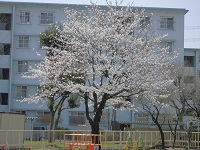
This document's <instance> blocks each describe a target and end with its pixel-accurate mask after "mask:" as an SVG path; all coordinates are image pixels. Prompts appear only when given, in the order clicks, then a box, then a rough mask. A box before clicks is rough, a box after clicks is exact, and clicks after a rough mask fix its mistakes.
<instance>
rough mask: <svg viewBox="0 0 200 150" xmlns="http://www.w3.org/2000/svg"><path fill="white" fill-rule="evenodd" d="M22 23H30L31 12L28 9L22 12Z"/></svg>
mask: <svg viewBox="0 0 200 150" xmlns="http://www.w3.org/2000/svg"><path fill="white" fill-rule="evenodd" d="M20 23H25V24H30V12H28V11H21V12H20Z"/></svg>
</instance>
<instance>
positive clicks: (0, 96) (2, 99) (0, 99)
mask: <svg viewBox="0 0 200 150" xmlns="http://www.w3.org/2000/svg"><path fill="white" fill-rule="evenodd" d="M0 105H8V93H0Z"/></svg>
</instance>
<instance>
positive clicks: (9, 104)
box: [0, 1, 199, 129]
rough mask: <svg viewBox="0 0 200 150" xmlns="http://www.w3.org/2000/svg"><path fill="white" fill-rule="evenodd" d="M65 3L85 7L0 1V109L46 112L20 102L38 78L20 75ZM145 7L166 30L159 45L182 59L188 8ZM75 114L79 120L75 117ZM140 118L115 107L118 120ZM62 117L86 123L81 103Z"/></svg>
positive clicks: (68, 123)
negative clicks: (41, 34)
mask: <svg viewBox="0 0 200 150" xmlns="http://www.w3.org/2000/svg"><path fill="white" fill-rule="evenodd" d="M65 7H70V8H75V9H78V10H84V9H85V6H84V5H67V4H53V3H29V2H3V1H0V111H2V112H24V113H25V114H26V117H27V118H28V117H33V119H34V118H38V116H45V115H47V116H48V115H49V111H48V108H47V105H46V104H43V103H37V104H34V103H32V104H28V103H25V102H20V100H22V99H23V98H24V97H28V96H29V95H34V94H36V93H37V87H38V86H39V80H37V79H25V78H22V73H25V72H27V71H28V67H29V66H31V67H35V64H37V63H38V62H40V61H41V60H42V57H43V56H45V53H46V52H45V50H43V49H42V48H41V44H40V42H39V36H40V33H41V32H43V31H44V30H45V29H46V28H47V27H49V25H51V24H53V23H55V22H62V21H64V20H65V16H66V14H65V13H64V8H65ZM145 10H146V15H147V18H148V16H150V14H153V16H152V18H151V20H152V25H153V28H154V29H156V30H157V32H158V34H160V35H164V34H168V36H167V37H166V38H165V39H164V40H163V41H162V42H161V46H169V47H170V51H175V50H176V51H177V52H178V53H179V56H178V61H180V62H183V60H184V15H185V14H186V13H187V10H186V9H175V8H145ZM37 53H39V54H40V55H41V56H38V55H37ZM198 56H199V55H198ZM198 59H199V58H198ZM110 113H111V111H109V110H106V111H105V114H104V118H103V120H102V123H101V125H102V127H103V128H109V125H110V119H108V118H112V117H108V116H110ZM135 114H136V115H135ZM124 116H125V117H124ZM141 117H142V114H141ZM40 118H41V117H40ZM77 118H78V120H81V121H80V122H79V121H77ZM139 118H140V115H138V113H134V112H133V111H131V112H130V111H128V110H127V111H117V117H116V120H117V121H121V122H123V121H134V120H135V121H138V120H139ZM62 120H63V121H62V123H61V124H60V126H63V127H66V128H69V129H76V128H77V124H78V123H87V120H86V118H85V112H84V106H82V105H81V106H80V107H79V108H76V109H72V110H66V111H65V112H64V113H63V115H62ZM108 120H109V121H108ZM27 122H29V123H30V121H27ZM33 123H34V124H38V123H44V124H48V121H47V122H45V121H44V122H40V121H38V120H37V119H35V120H34V121H33Z"/></svg>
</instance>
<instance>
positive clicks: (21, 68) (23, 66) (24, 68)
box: [17, 61, 28, 72]
mask: <svg viewBox="0 0 200 150" xmlns="http://www.w3.org/2000/svg"><path fill="white" fill-rule="evenodd" d="M17 71H18V72H28V61H18V70H17Z"/></svg>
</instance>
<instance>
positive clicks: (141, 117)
mask: <svg viewBox="0 0 200 150" xmlns="http://www.w3.org/2000/svg"><path fill="white" fill-rule="evenodd" d="M137 121H148V114H142V113H141V114H138V115H137Z"/></svg>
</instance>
